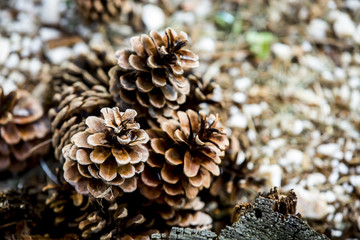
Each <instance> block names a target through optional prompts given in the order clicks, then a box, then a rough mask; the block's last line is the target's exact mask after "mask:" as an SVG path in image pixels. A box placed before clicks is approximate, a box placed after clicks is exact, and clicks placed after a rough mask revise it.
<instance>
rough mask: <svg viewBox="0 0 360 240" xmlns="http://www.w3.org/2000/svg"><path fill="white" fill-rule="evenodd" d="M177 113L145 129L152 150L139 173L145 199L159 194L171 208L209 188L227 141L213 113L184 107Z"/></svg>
mask: <svg viewBox="0 0 360 240" xmlns="http://www.w3.org/2000/svg"><path fill="white" fill-rule="evenodd" d="M177 116H178V119H179V120H174V119H171V120H163V121H162V122H161V129H149V130H147V133H148V134H149V136H150V139H151V148H150V149H151V150H152V151H151V154H150V157H149V159H148V161H147V165H146V167H145V170H144V172H143V173H142V174H141V180H142V182H143V184H142V185H141V187H140V191H141V193H142V194H143V195H144V196H145V197H147V198H148V199H157V198H161V197H162V198H163V199H164V202H165V203H166V204H168V205H170V206H171V207H175V206H178V207H179V206H180V208H181V206H183V205H184V204H185V201H186V199H189V200H191V199H194V198H195V197H196V196H197V194H198V192H199V190H201V189H202V188H203V187H205V188H209V187H210V183H211V175H214V176H218V175H219V174H220V168H219V164H220V163H221V157H222V156H224V151H225V149H226V147H227V146H228V145H229V140H228V138H227V136H226V134H225V131H224V129H223V127H222V126H221V124H220V123H219V121H218V118H217V117H215V116H214V115H210V116H209V117H205V116H199V114H198V113H196V112H194V111H193V110H187V111H186V112H182V111H179V112H178V113H177Z"/></svg>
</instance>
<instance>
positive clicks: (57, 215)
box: [38, 184, 157, 239]
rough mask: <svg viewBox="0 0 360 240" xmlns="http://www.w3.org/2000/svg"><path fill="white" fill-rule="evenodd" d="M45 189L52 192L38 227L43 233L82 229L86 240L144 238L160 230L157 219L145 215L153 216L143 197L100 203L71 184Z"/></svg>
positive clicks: (130, 197)
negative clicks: (144, 203)
mask: <svg viewBox="0 0 360 240" xmlns="http://www.w3.org/2000/svg"><path fill="white" fill-rule="evenodd" d="M43 190H44V191H46V192H47V193H48V197H47V199H46V202H45V204H46V209H45V210H44V211H43V212H42V215H41V219H42V222H41V223H40V224H42V225H40V226H38V227H39V228H41V233H43V234H45V233H47V234H49V235H50V236H51V237H56V238H61V237H64V236H63V234H64V232H66V233H70V232H72V233H79V231H80V235H81V237H82V238H84V239H119V238H120V239H123V238H125V237H127V239H138V238H139V237H140V238H141V237H142V238H141V239H144V237H148V236H150V235H151V234H152V233H157V231H155V230H151V227H152V225H153V218H151V217H150V218H149V217H145V215H144V214H142V212H145V214H147V216H151V215H149V214H148V211H147V210H148V209H145V210H144V209H143V208H139V205H140V203H139V202H140V201H141V196H138V195H137V196H127V198H126V199H119V198H118V199H116V201H113V202H107V201H101V202H100V201H93V199H92V198H91V197H88V196H84V195H82V194H80V193H78V192H76V191H75V190H74V189H73V188H72V187H71V186H69V185H67V184H66V185H61V186H55V185H48V186H46V187H45V188H44V189H43ZM104 209H106V211H104ZM45 221H47V222H45ZM44 224H45V225H44ZM46 224H47V225H49V227H47V226H46ZM54 226H55V227H54ZM45 228H47V229H45ZM44 230H45V231H44ZM59 230H60V232H59ZM125 239H126V238H125Z"/></svg>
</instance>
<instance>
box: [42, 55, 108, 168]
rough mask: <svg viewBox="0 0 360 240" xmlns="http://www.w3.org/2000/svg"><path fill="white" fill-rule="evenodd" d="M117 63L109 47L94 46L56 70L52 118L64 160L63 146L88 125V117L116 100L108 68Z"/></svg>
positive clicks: (51, 97)
mask: <svg viewBox="0 0 360 240" xmlns="http://www.w3.org/2000/svg"><path fill="white" fill-rule="evenodd" d="M113 64H114V62H113V61H112V60H111V59H110V58H109V54H107V53H106V52H105V51H103V50H100V49H92V51H91V52H90V53H89V54H87V55H80V56H78V57H76V58H74V59H72V60H71V61H69V62H68V63H67V64H66V65H65V66H64V67H63V68H61V69H56V70H54V72H53V79H52V81H51V82H50V85H49V91H48V93H49V94H48V96H47V99H48V103H47V105H48V106H49V107H51V109H50V110H49V118H50V120H51V130H52V132H53V137H52V143H53V146H54V148H55V157H56V158H57V159H59V160H60V161H63V156H62V154H61V149H62V148H63V147H64V146H65V145H66V144H68V143H70V139H71V137H72V135H73V134H74V133H76V132H79V131H82V130H84V129H85V124H84V119H85V118H86V117H87V116H90V115H99V114H100V109H101V108H103V107H107V106H111V105H112V104H113V102H112V97H111V95H110V93H109V92H108V90H107V89H108V84H109V78H108V76H107V72H108V70H109V69H110V67H111V66H113Z"/></svg>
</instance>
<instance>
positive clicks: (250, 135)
mask: <svg viewBox="0 0 360 240" xmlns="http://www.w3.org/2000/svg"><path fill="white" fill-rule="evenodd" d="M247 137H248V138H249V140H250V142H252V143H253V142H255V141H256V137H257V135H256V132H255V131H254V130H249V131H248V132H247Z"/></svg>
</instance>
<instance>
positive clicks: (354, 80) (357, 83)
mask: <svg viewBox="0 0 360 240" xmlns="http://www.w3.org/2000/svg"><path fill="white" fill-rule="evenodd" d="M349 86H350V87H351V88H359V87H360V77H351V78H350V79H349Z"/></svg>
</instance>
